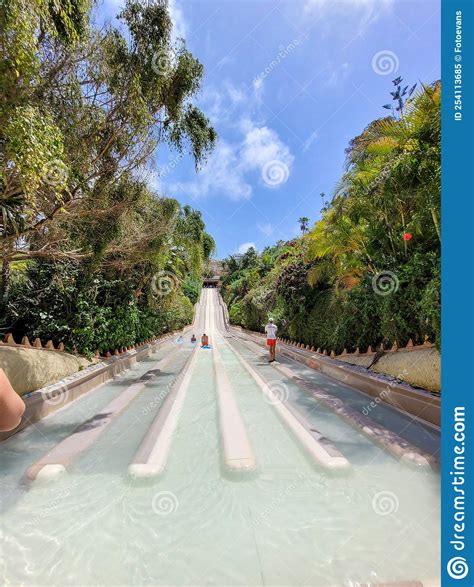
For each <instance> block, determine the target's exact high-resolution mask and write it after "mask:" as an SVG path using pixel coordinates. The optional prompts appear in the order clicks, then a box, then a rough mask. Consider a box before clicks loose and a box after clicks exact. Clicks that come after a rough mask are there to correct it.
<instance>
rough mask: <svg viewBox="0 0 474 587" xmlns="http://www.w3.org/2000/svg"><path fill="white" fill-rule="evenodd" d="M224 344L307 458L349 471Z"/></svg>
mask: <svg viewBox="0 0 474 587" xmlns="http://www.w3.org/2000/svg"><path fill="white" fill-rule="evenodd" d="M226 344H228V345H229V347H230V348H231V349H232V351H233V352H234V353H235V355H236V356H237V358H238V359H239V361H240V362H241V364H242V365H243V367H244V368H245V369H246V370H247V372H248V373H249V374H250V375H251V376H252V378H253V379H254V380H255V382H256V383H257V384H258V385H259V387H260V389H261V390H262V392H263V393H264V395H265V396H266V397H267V398H268V400H269V403H271V404H272V406H273V407H274V408H275V410H276V411H277V412H278V415H279V416H280V418H281V419H282V420H283V422H284V423H285V424H286V425H287V426H288V427H289V428H290V430H291V431H292V432H293V434H294V435H295V437H296V438H297V440H298V441H299V442H300V443H301V445H302V446H303V447H304V448H305V450H306V451H307V453H308V454H309V456H310V457H311V458H312V460H313V461H315V462H316V463H317V464H318V465H321V466H322V467H325V468H326V469H331V470H344V469H349V468H350V467H351V464H350V463H349V461H348V460H347V459H346V457H345V456H344V455H343V454H342V453H341V451H339V449H337V448H336V447H335V446H334V444H333V443H332V442H331V441H330V440H328V439H327V438H325V437H324V436H323V435H322V434H320V433H319V432H316V431H310V429H311V427H310V425H309V423H307V422H305V421H304V418H303V417H302V415H301V414H299V413H298V412H296V411H295V410H293V409H292V408H291V407H290V406H289V405H288V404H287V403H286V402H284V401H282V400H280V398H278V397H277V396H276V395H275V394H274V393H273V392H272V390H271V388H270V386H269V385H268V383H267V382H266V381H265V380H264V379H263V378H262V376H261V375H260V374H259V373H258V372H257V370H256V369H255V368H254V367H252V366H251V365H250V364H249V363H248V361H247V360H246V359H245V358H244V357H243V356H242V355H241V354H240V353H239V351H237V349H236V348H235V347H234V346H232V345H231V344H230V343H229V342H228V341H227V340H226Z"/></svg>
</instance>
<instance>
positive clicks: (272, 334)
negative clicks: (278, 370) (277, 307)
mask: <svg viewBox="0 0 474 587" xmlns="http://www.w3.org/2000/svg"><path fill="white" fill-rule="evenodd" d="M265 332H266V334H267V346H268V350H269V351H270V363H273V361H274V360H275V355H276V342H277V337H276V332H277V327H276V325H275V324H273V318H269V319H268V324H267V325H266V326H265Z"/></svg>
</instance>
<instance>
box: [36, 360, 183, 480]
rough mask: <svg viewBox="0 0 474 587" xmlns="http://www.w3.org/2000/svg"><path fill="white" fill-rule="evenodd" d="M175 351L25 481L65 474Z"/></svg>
mask: <svg viewBox="0 0 474 587" xmlns="http://www.w3.org/2000/svg"><path fill="white" fill-rule="evenodd" d="M174 356H175V352H174V351H172V352H171V353H169V354H168V355H167V356H166V357H164V358H163V359H161V360H160V361H158V362H156V363H155V364H154V365H153V368H152V369H149V370H148V371H146V373H144V374H143V375H142V376H141V377H140V379H139V380H138V381H136V382H135V383H132V385H130V386H129V387H127V389H125V391H123V392H122V393H121V394H120V395H119V396H117V397H116V398H115V399H113V400H112V401H111V402H110V403H109V404H107V405H106V406H105V408H103V409H102V410H101V411H100V412H98V413H97V414H95V415H94V416H93V417H92V418H89V419H88V420H86V421H85V422H84V423H83V424H81V425H80V426H78V427H77V428H76V429H75V430H74V431H73V432H72V434H70V435H69V436H67V437H66V438H64V440H62V441H61V442H59V443H58V444H57V445H56V446H55V447H53V448H52V449H51V450H50V451H49V452H48V453H46V455H44V456H43V457H42V458H41V459H40V460H38V461H36V462H35V463H34V464H33V465H31V466H30V467H28V469H27V470H26V478H27V479H29V480H30V481H34V480H37V479H38V480H42V479H44V480H49V479H53V478H55V477H58V476H59V475H61V474H62V473H64V472H65V470H66V467H67V466H68V465H69V464H70V463H71V462H72V461H73V460H74V459H75V458H76V457H77V456H78V455H79V454H81V453H82V452H84V451H85V450H87V449H88V448H89V447H90V446H92V445H93V444H94V442H95V441H96V440H97V439H98V438H99V436H100V435H101V434H102V433H103V432H104V430H106V429H107V428H108V427H109V426H110V424H111V423H112V422H113V421H114V420H115V419H116V418H117V416H119V414H121V413H122V412H123V410H124V409H125V408H126V407H127V406H128V405H129V404H130V403H131V402H132V401H133V400H134V399H135V398H136V397H137V395H138V394H139V393H140V392H141V391H142V390H143V388H144V387H145V386H146V385H147V383H148V381H149V380H150V375H151V376H153V375H155V371H156V370H157V369H159V370H161V369H164V368H165V367H166V366H167V365H168V364H169V363H170V362H171V360H172V359H173V358H174Z"/></svg>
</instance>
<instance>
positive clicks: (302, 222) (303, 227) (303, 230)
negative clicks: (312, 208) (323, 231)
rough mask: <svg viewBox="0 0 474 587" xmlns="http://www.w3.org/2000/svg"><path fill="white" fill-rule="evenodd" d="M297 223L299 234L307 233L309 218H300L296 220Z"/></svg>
mask: <svg viewBox="0 0 474 587" xmlns="http://www.w3.org/2000/svg"><path fill="white" fill-rule="evenodd" d="M298 222H299V223H300V229H301V234H305V233H306V232H308V224H309V218H307V217H306V216H302V217H301V218H298Z"/></svg>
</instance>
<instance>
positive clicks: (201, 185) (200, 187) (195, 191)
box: [170, 140, 252, 200]
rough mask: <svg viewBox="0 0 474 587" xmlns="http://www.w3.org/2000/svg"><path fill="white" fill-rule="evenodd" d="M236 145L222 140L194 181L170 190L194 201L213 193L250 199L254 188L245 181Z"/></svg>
mask: <svg viewBox="0 0 474 587" xmlns="http://www.w3.org/2000/svg"><path fill="white" fill-rule="evenodd" d="M237 155H238V151H237V150H236V149H235V145H232V144H230V143H227V142H225V141H223V140H220V141H219V143H218V144H217V147H216V148H215V150H214V152H213V153H212V155H211V157H210V158H209V161H208V162H207V164H206V166H205V167H204V169H202V170H201V171H200V172H199V173H198V174H197V176H196V179H195V180H194V181H190V182H184V183H174V184H172V185H171V186H170V189H171V191H172V192H174V193H182V194H183V196H188V197H191V198H193V199H197V198H203V197H206V196H208V195H209V194H211V193H215V194H218V195H220V194H222V195H225V196H227V197H228V198H229V199H231V200H245V199H248V198H250V196H251V194H252V188H251V186H250V184H248V183H247V181H246V179H245V174H244V173H243V171H242V169H241V167H240V165H239V161H238V157H237Z"/></svg>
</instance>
